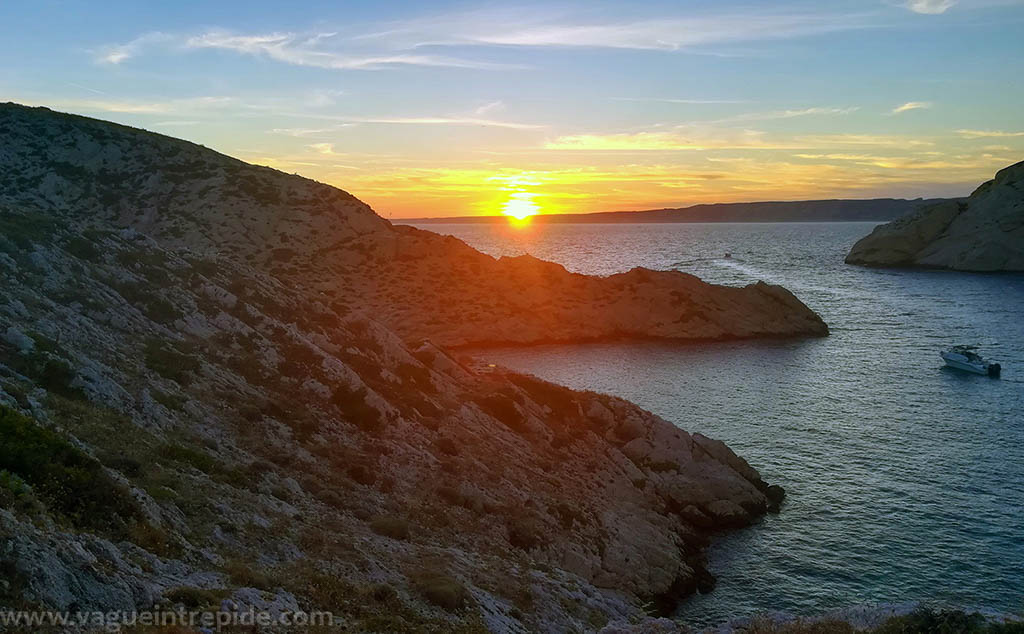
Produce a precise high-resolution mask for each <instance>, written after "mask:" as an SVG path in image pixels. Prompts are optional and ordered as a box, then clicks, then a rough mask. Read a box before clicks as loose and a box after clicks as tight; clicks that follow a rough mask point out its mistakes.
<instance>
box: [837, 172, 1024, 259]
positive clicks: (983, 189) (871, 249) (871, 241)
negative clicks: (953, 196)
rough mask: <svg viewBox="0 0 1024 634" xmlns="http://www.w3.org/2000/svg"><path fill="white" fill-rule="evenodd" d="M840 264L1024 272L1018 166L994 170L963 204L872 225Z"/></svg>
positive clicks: (1022, 184) (1023, 200)
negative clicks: (868, 231) (867, 233)
mask: <svg viewBox="0 0 1024 634" xmlns="http://www.w3.org/2000/svg"><path fill="white" fill-rule="evenodd" d="M846 262H847V263H848V264H860V265H864V266H920V267H929V268H943V269H953V270H958V271H986V272H992V271H1024V162H1021V163H1017V164H1015V165H1011V166H1009V167H1007V168H1004V169H1002V170H999V172H997V173H996V176H995V178H994V179H993V180H990V181H988V182H986V183H984V184H982V185H981V186H980V187H978V189H976V190H975V191H974V193H972V194H971V195H970V197H969V198H967V199H966V200H961V201H955V200H951V201H945V202H942V203H938V204H935V205H929V206H925V207H922V208H921V209H919V210H917V211H916V212H914V213H912V214H910V215H907V216H904V217H903V218H900V219H898V220H895V221H893V222H890V223H888V224H884V225H881V226H879V227H876V228H875V230H874V231H872V232H871V234H870V235H868V236H867V237H865V238H862V239H861V240H860V241H858V242H857V244H855V245H854V246H853V249H851V250H850V253H849V255H847V256H846Z"/></svg>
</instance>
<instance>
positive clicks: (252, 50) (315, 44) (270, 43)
mask: <svg viewBox="0 0 1024 634" xmlns="http://www.w3.org/2000/svg"><path fill="white" fill-rule="evenodd" d="M336 35H337V34H336V33H319V34H315V35H312V36H308V35H307V36H303V35H298V34H295V33H268V34H258V35H236V34H233V33H230V32H227V31H210V32H207V33H204V34H202V35H196V36H193V37H190V38H188V39H186V40H185V42H184V46H185V48H187V49H222V50H229V51H234V52H236V53H242V54H245V55H253V56H256V57H266V58H268V59H272V60H275V61H278V62H284V63H287V64H294V65H297V66H312V67H316V68H326V69H332V70H375V69H380V68H385V67H389V66H400V65H406V66H441V67H444V66H447V67H453V68H477V69H487V68H490V69H494V68H509V66H507V65H502V64H491V63H488V62H478V61H472V60H466V59H459V58H454V57H444V56H438V55H426V54H418V53H408V52H398V53H391V54H388V53H383V54H346V53H342V52H339V51H337V50H333V49H329V48H323V47H321V46H320V43H321V42H323V41H325V40H330V39H332V38H334V37H335V36H336Z"/></svg>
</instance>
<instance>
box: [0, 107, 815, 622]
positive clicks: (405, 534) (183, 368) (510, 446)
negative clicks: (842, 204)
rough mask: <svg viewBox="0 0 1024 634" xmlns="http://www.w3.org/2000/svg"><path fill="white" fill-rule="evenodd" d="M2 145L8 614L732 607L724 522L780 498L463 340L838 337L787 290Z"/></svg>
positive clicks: (743, 469)
mask: <svg viewBox="0 0 1024 634" xmlns="http://www.w3.org/2000/svg"><path fill="white" fill-rule="evenodd" d="M0 141H2V143H0V174H2V176H3V180H4V182H5V183H10V184H11V185H10V186H7V187H5V188H4V189H3V190H2V191H0V227H2V229H3V231H2V232H0V276H2V279H3V282H4V287H5V293H4V295H3V297H2V298H0V388H2V389H0V425H2V426H3V429H2V431H3V434H0V438H7V439H14V440H11V441H10V442H6V441H5V442H4V443H0V503H2V504H0V506H2V508H0V568H2V569H3V570H4V571H5V576H6V577H7V578H9V579H10V581H9V583H8V585H6V586H4V588H3V589H2V591H0V607H7V608H32V609H40V608H46V609H56V610H69V609H76V608H77V609H84V610H100V611H108V610H132V609H140V608H145V607H148V606H151V605H153V604H159V605H163V606H169V607H170V606H183V607H187V608H195V609H201V608H202V609H208V608H211V607H216V606H218V605H221V604H222V603H223V602H224V601H230V602H231V605H235V606H241V607H243V608H244V607H245V606H253V607H255V608H256V609H260V610H267V611H270V612H275V613H282V612H288V611H296V610H312V609H319V610H330V611H331V612H332V613H333V614H334V615H335V617H336V619H337V623H339V624H342V625H345V626H346V627H349V628H350V629H354V630H375V631H381V630H383V631H394V630H403V629H405V630H409V629H413V630H416V631H453V630H458V631H466V632H470V631H472V632H476V631H499V632H503V631H522V630H523V629H527V630H530V631H565V630H566V629H571V628H576V629H582V630H594V629H600V628H601V627H604V626H605V625H606V624H608V623H618V622H627V621H629V620H630V619H634V620H635V619H641V618H644V616H645V614H646V609H645V604H647V603H650V604H651V605H653V606H654V607H655V608H657V609H658V610H660V611H662V612H664V613H668V612H670V611H671V609H672V608H673V607H674V605H675V604H676V602H678V600H679V599H681V598H682V597H685V596H686V595H688V594H690V593H692V592H696V591H707V590H709V589H710V588H711V587H712V586H713V583H714V580H713V578H712V577H711V575H710V574H709V573H708V571H707V570H706V568H705V566H704V563H703V561H704V560H703V549H704V547H705V546H706V543H707V539H708V537H709V535H711V534H713V533H714V532H716V531H720V530H731V529H735V528H739V527H743V526H748V525H750V524H752V523H754V522H756V521H757V519H758V518H759V517H760V516H762V515H763V514H764V513H766V512H770V511H774V510H778V507H779V504H780V503H781V501H782V497H783V495H784V492H783V491H782V489H781V488H780V487H778V486H770V485H768V484H767V483H765V482H764V481H763V480H762V479H761V477H760V475H759V474H758V472H757V471H756V470H755V469H754V468H752V467H751V466H750V465H749V464H747V463H746V461H744V460H743V459H742V458H740V457H738V456H736V455H735V454H734V453H733V452H732V451H731V450H730V449H729V448H728V447H727V446H725V444H723V443H721V442H719V441H716V440H712V439H709V438H706V437H704V436H702V435H700V434H692V435H691V434H689V433H687V432H685V431H683V429H682V428H681V427H686V421H677V422H678V423H679V425H680V426H677V425H674V424H672V423H669V422H667V421H665V420H663V419H661V418H659V417H658V416H656V415H654V414H652V413H650V412H646V411H644V410H642V409H640V408H639V407H637V406H636V405H633V404H632V403H629V402H627V401H624V400H622V399H618V398H614V397H611V396H607V395H603V394H595V393H586V392H576V391H572V390H568V389H566V388H563V387H560V386H557V385H553V384H551V383H547V382H545V381H541V380H539V379H536V378H534V377H530V376H525V375H521V374H516V373H512V372H508V371H505V370H502V369H500V368H497V369H488V370H487V371H479V370H476V369H473V368H471V367H467V366H464V365H463V364H462V363H460V362H459V361H458V360H457V359H456V358H455V357H454V356H453V355H451V354H450V353H449V352H448V351H447V347H449V346H458V345H464V344H469V343H474V342H478V341H487V340H494V341H503V342H507V341H515V342H517V343H531V342H535V341H539V340H540V338H541V337H543V336H553V337H556V338H564V339H565V340H573V339H574V338H580V337H584V338H585V337H590V336H594V337H601V336H624V337H639V336H651V337H659V338H666V339H673V338H694V339H716V338H727V337H759V336H798V335H822V334H825V333H826V332H827V328H826V327H825V326H824V323H823V322H822V321H821V320H820V318H818V317H817V315H815V314H814V313H813V312H812V311H810V310H809V309H807V308H806V307H805V306H804V305H803V304H802V303H800V302H799V300H797V299H796V298H795V297H793V296H792V295H791V294H790V293H788V291H785V290H784V289H781V288H779V287H774V286H769V285H765V284H758V285H752V286H750V287H747V288H745V289H730V288H725V287H717V286H712V285H708V284H705V283H703V282H701V281H700V280H698V279H697V278H694V277H692V276H688V275H685V274H682V273H660V272H652V271H643V270H634V271H631V272H629V273H626V274H623V275H621V276H611V277H608V278H591V277H587V276H581V275H575V274H571V273H568V272H567V271H565V269H564V268H562V267H560V266H558V265H554V264H550V263H545V262H540V261H539V260H534V259H532V258H514V259H501V260H495V259H494V258H489V257H488V256H484V255H482V254H479V253H478V252H476V251H474V250H472V249H470V248H469V247H467V246H466V245H465V244H463V243H461V242H459V241H456V240H454V239H451V238H444V237H441V236H437V235H435V234H431V233H429V232H418V231H414V230H406V229H401V228H397V227H392V226H391V225H390V224H389V223H387V222H386V221H384V220H382V219H381V218H379V217H378V216H376V215H375V214H373V212H372V211H371V210H370V209H369V208H368V207H366V205H364V204H363V203H361V202H359V201H358V200H356V199H355V198H353V197H351V196H349V195H348V194H346V193H344V192H341V191H340V190H337V189H334V188H331V187H328V186H326V185H322V184H319V183H314V182H312V181H309V180H306V179H302V178H300V177H297V176H289V175H285V174H281V173H280V172H276V171H274V170H269V169H267V168H259V167H254V166H249V165H245V164H244V163H241V162H239V161H235V160H234V159H230V158H228V157H224V156H222V155H219V154H216V153H214V152H211V151H209V150H206V149H205V148H200V147H198V146H194V145H192V144H188V143H185V142H182V141H177V140H174V139H168V138H166V137H160V136H158V135H151V134H149V133H145V132H141V131H137V130H132V129H130V128H124V127H122V126H116V125H113V124H108V123H104V122H98V121H94V120H90V119H84V118H80V117H73V116H69V115H60V114H57V113H53V112H51V111H48V110H45V109H29V108H23V107H20V106H12V105H7V106H0ZM538 307H543V308H544V310H540V309H539V308H538ZM545 333H546V334H545ZM39 465H49V466H47V467H46V469H42V468H41V467H39ZM83 470H84V471H85V472H87V473H89V474H91V475H90V477H89V478H86V479H83V478H81V477H80V473H82V472H83ZM101 518H102V521H101Z"/></svg>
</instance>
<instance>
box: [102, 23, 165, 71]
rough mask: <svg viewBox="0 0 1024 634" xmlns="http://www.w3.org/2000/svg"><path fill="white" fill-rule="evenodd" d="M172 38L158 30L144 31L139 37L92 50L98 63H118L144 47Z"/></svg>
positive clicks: (136, 53)
mask: <svg viewBox="0 0 1024 634" xmlns="http://www.w3.org/2000/svg"><path fill="white" fill-rule="evenodd" d="M173 40H174V37H173V36H171V35H169V34H167V33H161V32H159V31H154V32H151V33H144V34H142V35H140V36H139V37H137V38H135V39H134V40H131V41H130V42H126V43H124V44H110V45H107V46H103V47H101V48H99V49H97V50H96V51H93V53H94V55H95V60H96V62H97V63H100V64H115V65H116V64H120V63H121V62H123V61H125V60H127V59H131V58H132V57H136V56H137V55H139V53H141V52H142V51H143V50H144V49H146V48H149V47H151V46H154V45H159V44H165V43H168V42H171V41H173Z"/></svg>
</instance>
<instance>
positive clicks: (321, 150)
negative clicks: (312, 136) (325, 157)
mask: <svg viewBox="0 0 1024 634" xmlns="http://www.w3.org/2000/svg"><path fill="white" fill-rule="evenodd" d="M307 147H308V148H309V149H311V150H314V151H315V152H317V153H318V154H334V153H335V152H334V144H333V143H311V144H309V145H308V146H307Z"/></svg>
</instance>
